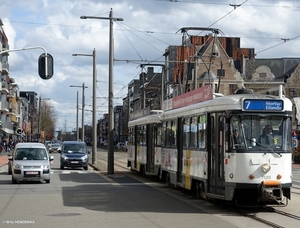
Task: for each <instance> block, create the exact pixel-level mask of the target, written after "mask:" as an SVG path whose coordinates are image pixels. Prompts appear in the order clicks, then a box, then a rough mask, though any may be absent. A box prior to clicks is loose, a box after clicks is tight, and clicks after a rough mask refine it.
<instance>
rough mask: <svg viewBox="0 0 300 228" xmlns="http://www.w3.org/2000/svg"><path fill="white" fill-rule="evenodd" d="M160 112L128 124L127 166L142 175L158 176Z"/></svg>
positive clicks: (159, 162) (154, 112) (159, 161)
mask: <svg viewBox="0 0 300 228" xmlns="http://www.w3.org/2000/svg"><path fill="white" fill-rule="evenodd" d="M161 113H162V112H161V111H159V110H158V111H152V112H151V113H150V115H147V116H144V117H141V118H138V119H136V120H132V121H130V122H129V123H128V129H129V131H128V145H127V155H128V156H127V160H128V161H127V164H128V167H131V170H135V171H138V172H141V173H143V175H155V176H158V175H159V172H160V165H161Z"/></svg>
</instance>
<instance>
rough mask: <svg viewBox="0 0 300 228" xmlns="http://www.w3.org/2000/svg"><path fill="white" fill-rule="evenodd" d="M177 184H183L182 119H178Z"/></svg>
mask: <svg viewBox="0 0 300 228" xmlns="http://www.w3.org/2000/svg"><path fill="white" fill-rule="evenodd" d="M177 126H178V127H177V129H178V130H177V137H176V138H177V148H178V151H177V161H178V162H177V182H178V183H182V157H183V141H182V137H183V120H182V119H181V118H179V119H178V123H177Z"/></svg>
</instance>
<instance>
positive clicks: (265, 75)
mask: <svg viewBox="0 0 300 228" xmlns="http://www.w3.org/2000/svg"><path fill="white" fill-rule="evenodd" d="M266 77H267V74H266V73H259V78H266Z"/></svg>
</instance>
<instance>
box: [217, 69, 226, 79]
mask: <svg viewBox="0 0 300 228" xmlns="http://www.w3.org/2000/svg"><path fill="white" fill-rule="evenodd" d="M217 76H220V77H224V76H225V70H224V69H217Z"/></svg>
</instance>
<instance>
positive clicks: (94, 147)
mask: <svg viewBox="0 0 300 228" xmlns="http://www.w3.org/2000/svg"><path fill="white" fill-rule="evenodd" d="M73 56H92V57H93V107H92V109H93V110H92V113H93V114H92V115H93V117H92V118H93V128H92V130H93V132H92V164H97V159H96V155H97V116H96V109H97V104H96V98H97V95H96V88H97V70H96V50H95V48H94V50H93V54H91V55H89V54H73ZM82 112H83V107H82Z"/></svg>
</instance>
